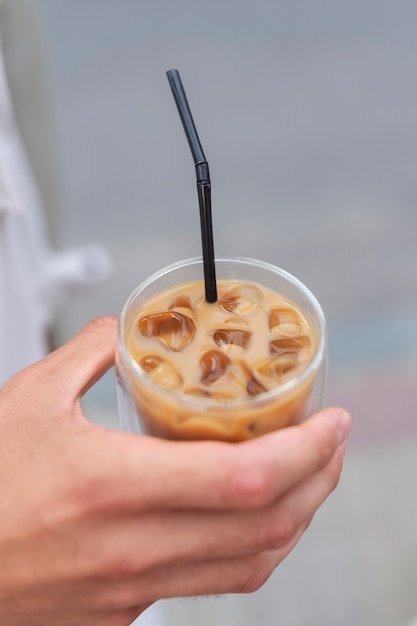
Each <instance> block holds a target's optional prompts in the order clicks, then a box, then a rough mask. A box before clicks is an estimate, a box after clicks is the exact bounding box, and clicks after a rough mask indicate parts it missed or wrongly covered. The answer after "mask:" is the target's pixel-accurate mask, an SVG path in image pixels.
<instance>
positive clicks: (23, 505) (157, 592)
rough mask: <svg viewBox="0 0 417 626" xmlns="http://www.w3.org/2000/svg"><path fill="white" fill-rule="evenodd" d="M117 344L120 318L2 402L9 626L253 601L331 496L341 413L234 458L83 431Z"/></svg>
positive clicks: (0, 520)
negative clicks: (188, 600) (224, 597)
mask: <svg viewBox="0 0 417 626" xmlns="http://www.w3.org/2000/svg"><path fill="white" fill-rule="evenodd" d="M115 340H116V320H115V318H100V319H96V320H93V321H92V322H90V323H89V324H87V326H85V327H84V328H83V329H82V331H81V332H80V333H79V334H78V335H77V336H75V337H74V338H73V339H71V340H70V341H69V342H68V343H67V344H65V345H64V346H63V347H62V348H60V349H58V350H56V351H55V352H53V353H52V354H50V355H49V356H48V357H47V358H45V359H43V360H42V361H39V362H38V363H36V364H34V365H32V366H30V367H28V368H26V369H25V370H23V371H21V372H19V373H18V374H17V375H16V376H14V377H13V378H12V379H11V380H10V381H9V382H8V383H6V385H5V386H4V387H3V388H2V389H1V390H0V493H1V499H0V563H1V567H0V615H1V616H2V623H4V624H7V625H8V626H22V624H25V625H26V626H37V625H42V626H45V624H48V626H99V625H100V626H107V625H108V626H119V625H120V626H127V625H128V624H130V623H131V622H132V621H133V620H134V619H135V618H136V617H137V616H138V615H139V614H140V613H141V612H142V611H144V610H145V609H146V608H147V607H148V606H149V605H150V604H152V602H154V601H156V600H157V599H159V598H168V597H175V596H190V595H206V594H223V593H229V592H233V593H245V592H252V591H255V590H257V589H258V588H259V587H260V586H261V585H262V584H263V583H264V582H265V581H266V580H267V578H268V577H269V576H270V574H271V573H272V572H273V570H274V569H275V567H276V566H277V565H278V564H279V563H280V562H281V561H282V560H283V559H284V558H285V557H286V556H287V555H288V553H289V552H290V551H291V550H292V548H293V547H294V546H295V544H296V543H297V541H298V540H299V538H300V537H301V535H302V534H303V532H304V531H305V530H306V529H307V527H308V526H309V524H310V522H311V519H312V517H313V515H314V513H315V511H316V510H317V508H318V507H319V506H320V505H321V504H322V503H323V501H324V500H325V499H326V498H327V496H328V495H329V494H330V493H331V491H332V490H333V489H334V488H335V487H336V485H337V483H338V480H339V476H340V472H341V468H342V459H343V454H344V450H345V446H346V437H347V435H348V432H349V428H350V418H349V416H348V415H347V413H345V412H344V411H343V410H342V409H337V408H332V409H326V410H324V411H322V412H321V413H318V414H316V415H315V416H313V417H311V418H310V419H308V420H307V421H306V422H305V423H303V424H302V425H300V426H296V427H291V428H287V429H284V430H281V431H279V432H276V433H273V434H271V435H267V436H264V437H261V438H259V439H256V440H254V441H251V442H245V443H241V444H227V443H219V442H187V443H182V442H168V441H163V440H158V439H156V438H150V437H145V436H137V435H134V434H131V433H125V432H121V431H114V430H110V429H106V428H103V427H99V426H95V425H93V424H91V423H89V422H88V421H87V419H86V418H85V416H84V415H83V413H82V410H81V406H80V398H81V397H82V395H83V393H85V391H86V390H87V389H88V388H89V387H91V385H93V384H94V382H96V381H97V380H98V379H99V378H100V377H101V376H102V375H103V374H104V372H105V371H106V370H107V369H108V368H109V367H111V366H112V365H113V363H114V351H115Z"/></svg>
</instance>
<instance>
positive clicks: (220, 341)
mask: <svg viewBox="0 0 417 626" xmlns="http://www.w3.org/2000/svg"><path fill="white" fill-rule="evenodd" d="M251 335H252V333H251V332H249V331H248V330H241V329H239V328H219V329H217V330H213V332H212V333H211V336H212V337H213V340H214V342H215V343H216V344H217V345H218V346H219V348H224V349H225V350H226V351H229V350H228V349H231V348H232V346H236V347H238V348H242V349H243V350H244V349H245V348H246V346H247V345H248V341H249V339H250V338H251Z"/></svg>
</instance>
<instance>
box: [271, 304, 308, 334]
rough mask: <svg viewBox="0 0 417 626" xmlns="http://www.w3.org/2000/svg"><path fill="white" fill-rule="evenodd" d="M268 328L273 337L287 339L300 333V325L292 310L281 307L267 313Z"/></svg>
mask: <svg viewBox="0 0 417 626" xmlns="http://www.w3.org/2000/svg"><path fill="white" fill-rule="evenodd" d="M269 328H270V330H271V332H272V333H273V334H274V335H277V336H282V337H289V336H293V335H299V334H300V333H301V323H300V318H299V317H298V315H297V312H296V311H295V310H294V309H291V308H287V307H282V308H279V309H273V310H272V311H270V313H269Z"/></svg>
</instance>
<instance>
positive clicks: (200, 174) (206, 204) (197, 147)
mask: <svg viewBox="0 0 417 626" xmlns="http://www.w3.org/2000/svg"><path fill="white" fill-rule="evenodd" d="M166 74H167V77H168V81H169V84H170V86H171V90H172V93H173V96H174V100H175V103H176V105H177V109H178V113H179V115H180V118H181V121H182V125H183V127H184V131H185V134H186V137H187V140H188V144H189V146H190V149H191V153H192V155H193V159H194V165H195V170H196V177H197V193H198V203H199V207H200V226H201V242H202V247H203V266H204V284H205V291H206V300H207V302H216V300H217V285H216V270H215V264H214V245H213V222H212V216H211V181H210V171H209V165H208V162H207V160H206V157H205V156H204V152H203V149H202V147H201V143H200V139H199V137H198V134H197V130H196V127H195V124H194V120H193V116H192V115H191V110H190V107H189V104H188V100H187V96H186V95H185V91H184V87H183V85H182V82H181V78H180V75H179V72H178V70H168V71H167V73H166Z"/></svg>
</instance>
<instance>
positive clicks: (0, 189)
mask: <svg viewBox="0 0 417 626" xmlns="http://www.w3.org/2000/svg"><path fill="white" fill-rule="evenodd" d="M109 266H110V262H109V258H108V256H107V254H106V253H105V252H104V251H103V250H101V249H100V248H97V247H96V246H86V247H84V248H80V249H76V250H69V251H65V252H60V253H55V252H53V251H52V250H51V248H50V246H49V243H48V241H47V237H46V228H45V224H44V218H43V211H42V204H41V201H40V198H39V194H38V190H37V187H36V184H35V182H34V179H33V176H32V172H31V168H30V166H29V163H28V161H27V157H26V153H25V151H24V148H23V145H22V141H21V138H20V134H19V130H18V127H17V124H16V120H15V117H14V114H13V107H12V102H11V98H10V95H9V89H8V84H7V79H6V73H5V68H4V64H3V58H2V54H1V42H0V386H1V385H2V384H3V383H4V382H5V381H6V380H7V379H8V378H9V377H10V376H11V375H12V374H14V373H15V372H17V371H18V370H20V369H22V368H23V367H25V366H26V365H28V364H30V363H32V362H34V361H37V360H38V359H40V358H42V357H43V356H45V354H46V352H47V342H46V328H47V325H48V323H49V322H50V321H51V319H52V317H53V314H54V312H55V310H56V308H57V306H59V305H62V302H63V301H65V300H66V299H67V298H68V297H69V296H71V297H72V295H73V293H74V291H77V290H79V289H80V288H85V287H89V286H91V285H93V284H95V283H97V282H99V281H101V280H102V279H103V278H105V277H106V276H107V274H108V271H109Z"/></svg>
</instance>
